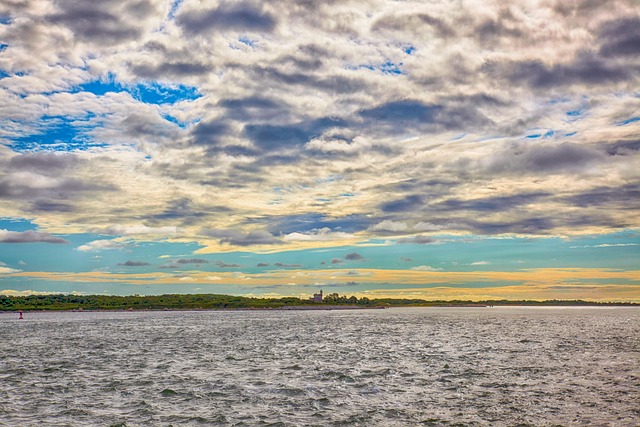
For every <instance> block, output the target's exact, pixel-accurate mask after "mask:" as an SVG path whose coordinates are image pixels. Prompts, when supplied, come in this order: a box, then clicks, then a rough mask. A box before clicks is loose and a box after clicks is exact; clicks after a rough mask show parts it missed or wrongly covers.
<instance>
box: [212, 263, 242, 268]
mask: <svg viewBox="0 0 640 427" xmlns="http://www.w3.org/2000/svg"><path fill="white" fill-rule="evenodd" d="M216 265H217V266H218V267H220V268H240V267H243V265H241V264H233V263H226V262H224V261H216Z"/></svg>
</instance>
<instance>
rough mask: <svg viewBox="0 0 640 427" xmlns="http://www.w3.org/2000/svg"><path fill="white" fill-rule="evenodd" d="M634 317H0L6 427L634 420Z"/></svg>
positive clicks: (626, 313) (637, 361) (600, 313)
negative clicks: (20, 318)
mask: <svg viewBox="0 0 640 427" xmlns="http://www.w3.org/2000/svg"><path fill="white" fill-rule="evenodd" d="M638 337H640V310H638V309H634V308H498V307H495V308H423V309H422V308H420V309H389V310H353V311H351V310H350V311H302V312H282V311H243V312H240V311H236V312H230V311H228V312H135V313H123V312H118V313H107V312H103V313H26V316H25V320H21V321H18V320H17V314H15V313H3V314H0V425H2V426H41V425H47V426H66V425H73V426H76V425H104V426H113V425H119V426H124V425H126V426H138V425H140V426H142V425H144V426H149V425H159V426H168V425H239V426H240V425H282V426H288V425H300V426H306V425H345V426H346V425H362V426H375V425H379V426H404V425H455V424H458V425H491V426H501V425H504V426H507V425H509V426H511V425H523V424H529V425H536V426H537V425H581V426H582V425H612V426H614V425H615V426H637V425H639V424H640V422H639V420H640V418H639V417H640V405H639V401H638V396H639V392H640V342H639V340H638Z"/></svg>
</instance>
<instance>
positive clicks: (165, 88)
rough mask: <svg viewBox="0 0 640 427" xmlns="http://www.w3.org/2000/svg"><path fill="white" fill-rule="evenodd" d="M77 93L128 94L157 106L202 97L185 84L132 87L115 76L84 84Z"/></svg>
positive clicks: (196, 90)
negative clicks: (120, 81)
mask: <svg viewBox="0 0 640 427" xmlns="http://www.w3.org/2000/svg"><path fill="white" fill-rule="evenodd" d="M77 92H90V93H93V94H94V95H97V96H102V95H104V94H106V93H109V92H115V93H119V92H127V93H129V94H130V95H131V96H132V97H133V98H134V99H137V100H138V101H141V102H144V103H145V104H156V105H161V104H175V103H177V102H181V101H193V100H195V99H198V98H200V97H201V96H202V95H200V93H199V92H198V89H197V88H196V87H194V86H187V85H183V84H175V85H165V84H162V83H159V82H144V83H137V84H136V85H133V86H130V85H123V84H121V83H119V82H118V81H116V80H115V78H114V76H113V75H109V76H108V78H107V79H99V80H93V81H90V82H87V83H83V84H81V85H79V86H77V87H76V88H75V90H73V91H72V93H77Z"/></svg>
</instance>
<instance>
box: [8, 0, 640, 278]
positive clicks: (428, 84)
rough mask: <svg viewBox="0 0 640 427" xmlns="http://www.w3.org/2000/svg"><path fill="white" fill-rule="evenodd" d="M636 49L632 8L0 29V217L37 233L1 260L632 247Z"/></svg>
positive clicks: (247, 13)
mask: <svg viewBox="0 0 640 427" xmlns="http://www.w3.org/2000/svg"><path fill="white" fill-rule="evenodd" d="M638 28H640V15H639V13H638V8H637V3H636V2H635V1H633V0H614V1H609V2H601V3H598V2H588V1H579V2H566V1H561V0H539V1H533V2H531V1H524V0H523V1H514V2H509V4H505V3H504V2H499V1H489V2H486V1H485V2H478V1H475V0H464V1H462V2H459V1H455V2H454V1H451V0H441V1H436V2H430V3H429V4H426V3H424V2H418V1H408V2H403V3H402V7H401V8H399V7H398V3H397V2H393V1H386V0H354V1H345V2H334V1H331V2H324V3H322V2H320V3H314V2H303V3H300V2H291V1H289V0H276V1H271V2H257V1H252V0H247V1H244V0H243V1H234V2H223V1H213V2H205V3H201V2H195V1H189V0H185V1H176V2H167V1H160V0H136V1H132V2H124V3H123V2H121V1H112V0H108V1H101V2H99V4H93V3H90V4H89V3H87V4H79V3H78V2H75V1H70V0H69V1H67V0H60V1H55V2H53V1H48V0H34V1H30V2H9V3H7V4H5V5H0V97H1V99H2V100H3V102H2V105H0V217H3V218H16V219H29V220H30V221H32V223H33V224H35V226H36V227H37V230H38V231H34V230H32V231H25V230H21V231H9V230H4V231H0V241H1V242H6V243H14V242H42V243H65V242H66V241H67V239H66V237H65V238H64V239H63V238H61V237H55V236H56V235H60V234H62V235H64V236H72V235H79V234H82V233H89V234H91V235H92V237H91V240H85V241H84V242H82V243H81V244H78V245H76V247H77V249H78V251H79V252H102V251H105V250H108V249H114V250H121V249H123V248H124V247H125V246H126V242H138V243H139V242H179V243H184V244H197V245H198V248H197V251H196V254H197V255H196V256H200V255H201V254H214V253H220V252H232V251H253V252H260V253H268V252H275V251H293V250H298V249H307V248H321V247H338V246H349V245H357V244H361V245H362V244H381V242H385V241H386V242H393V243H402V244H405V245H414V244H421V245H429V244H438V242H439V238H440V237H439V236H446V235H467V236H469V235H478V236H504V235H518V236H529V237H541V236H557V235H561V236H566V237H571V236H576V235H597V234H602V233H616V232H619V231H622V230H634V229H638V228H639V227H640V215H639V214H638V213H639V212H638V211H639V210H640V202H639V200H640V197H639V196H640V172H639V171H638V167H637V165H638V161H639V154H638V150H639V149H640V98H639V97H638V87H639V86H640V55H638V53H640V51H639V48H638V46H639V45H640V43H639V40H640V32H639V30H638ZM2 233H4V234H2ZM105 235H106V236H110V238H109V239H106V238H105ZM124 239H126V240H124ZM348 253H349V255H347V257H332V258H328V259H327V260H326V262H328V263H332V264H333V265H336V266H337V265H340V264H344V265H347V264H353V262H358V263H366V262H368V261H369V260H367V259H366V257H362V258H358V257H361V255H359V254H358V253H357V252H354V250H349V252H348ZM191 255H193V254H190V255H189V256H191ZM349 257H351V258H349ZM188 259H189V258H183V259H181V260H179V261H177V262H180V261H182V260H188ZM127 262H130V263H135V262H138V261H135V260H126V259H125V260H121V261H120V262H119V263H121V264H122V266H133V264H129V265H127ZM282 264H283V265H282V266H285V265H295V264H296V263H295V262H288V263H282ZM254 265H255V263H254ZM138 266H139V267H146V266H144V265H138ZM422 267H425V268H431V267H430V265H429V264H428V262H427V263H426V264H425V265H423V266H422ZM414 268H416V267H414Z"/></svg>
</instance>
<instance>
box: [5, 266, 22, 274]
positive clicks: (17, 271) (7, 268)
mask: <svg viewBox="0 0 640 427" xmlns="http://www.w3.org/2000/svg"><path fill="white" fill-rule="evenodd" d="M20 271H22V270H16V269H15V268H9V267H0V274H11V273H19V272H20Z"/></svg>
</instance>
